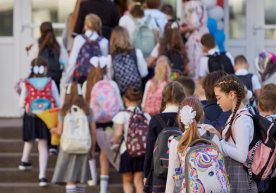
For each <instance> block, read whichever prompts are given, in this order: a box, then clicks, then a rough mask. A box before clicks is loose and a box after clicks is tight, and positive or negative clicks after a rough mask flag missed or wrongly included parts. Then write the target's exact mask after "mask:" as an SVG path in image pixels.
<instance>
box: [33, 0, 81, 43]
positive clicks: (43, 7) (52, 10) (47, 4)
mask: <svg viewBox="0 0 276 193" xmlns="http://www.w3.org/2000/svg"><path fill="white" fill-rule="evenodd" d="M75 3H76V0H66V1H64V0H47V1H45V0H32V23H33V24H35V25H36V27H35V28H34V29H33V36H34V37H36V38H37V37H39V35H40V31H39V26H40V24H41V23H42V22H44V21H50V22H52V23H65V21H66V18H67V16H68V15H69V13H70V12H72V11H73V8H74V6H75ZM55 32H56V35H57V36H60V35H61V33H62V29H55Z"/></svg>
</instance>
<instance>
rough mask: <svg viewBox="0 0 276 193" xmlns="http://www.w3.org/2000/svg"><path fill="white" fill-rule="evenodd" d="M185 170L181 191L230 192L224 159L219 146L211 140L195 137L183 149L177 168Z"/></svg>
mask: <svg viewBox="0 0 276 193" xmlns="http://www.w3.org/2000/svg"><path fill="white" fill-rule="evenodd" d="M179 169H180V170H181V172H182V171H185V172H184V173H183V172H182V173H183V174H184V176H183V179H182V183H181V185H182V186H181V189H182V191H181V192H183V193H184V192H187V193H188V192H221V193H230V185H229V181H228V174H227V171H226V167H225V161H224V157H223V155H222V153H221V152H220V150H219V148H218V147H217V146H216V145H215V144H214V143H213V142H211V141H209V140H206V139H197V140H195V141H193V142H192V143H191V144H190V145H189V146H188V148H187V149H186V151H185V160H183V159H181V166H180V168H179Z"/></svg>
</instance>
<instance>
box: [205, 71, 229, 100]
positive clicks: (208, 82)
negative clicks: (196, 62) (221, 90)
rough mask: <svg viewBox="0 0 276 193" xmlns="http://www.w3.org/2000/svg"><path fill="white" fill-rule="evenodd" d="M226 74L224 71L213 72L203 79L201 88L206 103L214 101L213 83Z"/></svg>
mask: <svg viewBox="0 0 276 193" xmlns="http://www.w3.org/2000/svg"><path fill="white" fill-rule="evenodd" d="M226 75H227V73H226V72H224V71H214V72H211V73H209V74H207V76H206V77H205V78H204V79H203V83H202V87H203V89H204V92H205V96H206V99H207V100H208V101H211V100H216V95H215V92H214V87H215V83H216V82H217V81H218V80H219V79H220V78H222V77H224V76H226Z"/></svg>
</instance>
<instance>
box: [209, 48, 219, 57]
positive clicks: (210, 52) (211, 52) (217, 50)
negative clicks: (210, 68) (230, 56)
mask: <svg viewBox="0 0 276 193" xmlns="http://www.w3.org/2000/svg"><path fill="white" fill-rule="evenodd" d="M216 52H219V49H218V48H217V47H215V48H213V49H211V50H209V51H208V53H207V55H213V54H214V53H216Z"/></svg>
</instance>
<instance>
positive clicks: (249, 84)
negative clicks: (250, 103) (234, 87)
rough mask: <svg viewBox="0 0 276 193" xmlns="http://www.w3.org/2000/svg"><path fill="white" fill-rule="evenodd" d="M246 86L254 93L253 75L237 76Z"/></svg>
mask: <svg viewBox="0 0 276 193" xmlns="http://www.w3.org/2000/svg"><path fill="white" fill-rule="evenodd" d="M236 76H237V77H238V78H239V79H240V80H241V81H242V82H243V84H244V85H245V86H246V88H247V89H248V90H250V91H251V92H252V93H253V84H252V76H253V74H252V73H248V74H246V75H236Z"/></svg>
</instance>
